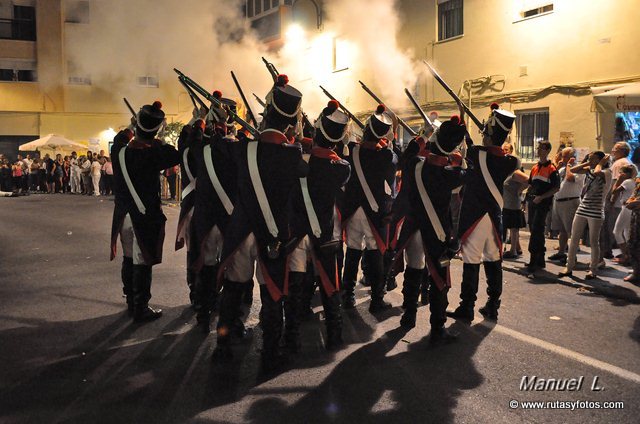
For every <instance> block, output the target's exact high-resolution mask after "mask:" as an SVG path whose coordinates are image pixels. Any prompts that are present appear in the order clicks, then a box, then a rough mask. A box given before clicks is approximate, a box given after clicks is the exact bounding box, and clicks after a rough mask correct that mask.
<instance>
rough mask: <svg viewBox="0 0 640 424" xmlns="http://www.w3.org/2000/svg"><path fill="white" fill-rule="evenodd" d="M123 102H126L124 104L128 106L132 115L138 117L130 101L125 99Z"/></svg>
mask: <svg viewBox="0 0 640 424" xmlns="http://www.w3.org/2000/svg"><path fill="white" fill-rule="evenodd" d="M122 100H124V104H125V105H127V108H128V109H129V112H131V114H132V115H133V117H134V118H135V117H136V112H135V110H133V108H132V107H131V103H129V100H127V98H126V97H123V98H122Z"/></svg>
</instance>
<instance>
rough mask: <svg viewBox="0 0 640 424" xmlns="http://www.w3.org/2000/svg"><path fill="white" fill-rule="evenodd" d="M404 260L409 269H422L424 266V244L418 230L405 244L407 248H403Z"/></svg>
mask: <svg viewBox="0 0 640 424" xmlns="http://www.w3.org/2000/svg"><path fill="white" fill-rule="evenodd" d="M404 260H405V262H406V263H407V267H409V268H415V269H422V268H424V267H425V266H426V262H425V257H424V243H423V242H422V233H421V232H420V230H418V231H416V232H415V233H413V235H412V236H411V238H410V239H409V241H408V242H407V246H406V247H405V248H404Z"/></svg>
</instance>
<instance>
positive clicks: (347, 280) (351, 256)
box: [342, 248, 362, 309]
mask: <svg viewBox="0 0 640 424" xmlns="http://www.w3.org/2000/svg"><path fill="white" fill-rule="evenodd" d="M361 257H362V251H361V250H356V249H351V248H347V253H346V255H345V258H344V269H343V274H342V305H343V306H344V308H345V309H353V308H354V307H355V306H356V298H355V294H354V290H355V287H356V278H357V277H358V265H359V264H360V258H361Z"/></svg>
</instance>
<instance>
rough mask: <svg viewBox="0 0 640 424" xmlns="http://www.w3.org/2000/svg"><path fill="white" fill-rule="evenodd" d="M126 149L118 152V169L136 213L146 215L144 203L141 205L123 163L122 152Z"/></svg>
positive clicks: (124, 148)
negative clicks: (131, 198)
mask: <svg viewBox="0 0 640 424" xmlns="http://www.w3.org/2000/svg"><path fill="white" fill-rule="evenodd" d="M126 149H127V147H126V146H125V147H123V148H122V149H120V152H119V153H118V159H119V162H120V169H121V170H122V176H123V177H124V181H125V182H126V183H127V188H128V189H129V193H131V197H133V201H134V202H135V204H136V207H137V208H138V211H140V213H141V214H143V215H144V214H145V213H147V209H146V208H145V207H144V203H142V199H140V196H138V192H137V191H136V189H135V187H133V183H132V182H131V178H129V171H128V170H127V163H126V162H125V159H124V152H125V150H126Z"/></svg>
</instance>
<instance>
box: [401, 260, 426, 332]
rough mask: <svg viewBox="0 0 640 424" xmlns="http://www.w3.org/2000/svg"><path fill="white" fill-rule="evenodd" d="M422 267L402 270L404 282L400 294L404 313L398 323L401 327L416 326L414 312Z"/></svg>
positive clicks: (416, 306) (416, 305) (415, 312)
mask: <svg viewBox="0 0 640 424" xmlns="http://www.w3.org/2000/svg"><path fill="white" fill-rule="evenodd" d="M423 272H424V271H423V270H422V269H417V268H409V267H407V268H406V269H405V270H404V283H403V285H402V294H403V296H404V302H403V304H402V306H403V307H404V314H402V318H401V319H400V325H401V326H402V327H403V328H413V327H415V326H416V314H417V312H418V294H419V292H420V284H421V282H422V275H423Z"/></svg>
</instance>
